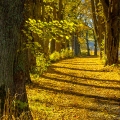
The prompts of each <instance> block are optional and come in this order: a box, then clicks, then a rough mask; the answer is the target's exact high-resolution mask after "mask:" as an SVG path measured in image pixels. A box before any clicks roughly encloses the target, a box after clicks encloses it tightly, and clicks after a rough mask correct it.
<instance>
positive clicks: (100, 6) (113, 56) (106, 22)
mask: <svg viewBox="0 0 120 120" xmlns="http://www.w3.org/2000/svg"><path fill="white" fill-rule="evenodd" d="M91 5H92V13H93V22H94V30H95V33H96V39H97V41H98V43H99V46H100V50H101V57H102V55H103V56H104V57H105V59H106V65H112V64H116V63H118V48H119V40H120V36H119V33H120V1H119V0H114V1H113V0H91ZM102 42H104V44H102ZM102 45H104V46H102ZM102 51H103V52H104V54H102Z"/></svg>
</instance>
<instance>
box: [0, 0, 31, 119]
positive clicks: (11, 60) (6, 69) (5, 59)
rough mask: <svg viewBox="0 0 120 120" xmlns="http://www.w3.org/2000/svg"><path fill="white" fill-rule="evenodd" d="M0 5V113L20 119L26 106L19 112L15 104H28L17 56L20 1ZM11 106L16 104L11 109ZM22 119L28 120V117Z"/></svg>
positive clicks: (19, 55) (21, 63)
mask: <svg viewBox="0 0 120 120" xmlns="http://www.w3.org/2000/svg"><path fill="white" fill-rule="evenodd" d="M0 4H1V5H2V6H0V7H1V8H2V9H0V14H1V15H0V16H1V17H0V28H1V29H0V51H1V54H0V71H1V72H0V89H2V90H0V92H2V95H4V96H3V98H5V100H4V99H3V98H2V99H1V101H2V102H3V105H4V108H3V106H1V108H2V109H1V110H0V111H1V116H2V115H3V114H4V115H5V116H6V117H7V119H11V117H12V115H13V116H14V117H20V115H21V114H22V113H23V112H26V111H28V112H29V106H28V105H26V106H25V107H24V108H22V109H20V107H19V106H18V104H19V103H18V101H20V102H26V103H28V102H27V95H26V90H25V56H24V55H25V54H23V52H19V51H21V48H22V46H21V45H22V44H21V43H22V42H23V41H22V42H21V41H20V40H21V38H20V36H21V29H22V22H23V9H24V0H17V1H14V0H9V1H8V0H1V1H0ZM23 66H24V67H23ZM5 94H6V95H5ZM14 101H15V102H14ZM13 102H14V103H16V104H14V105H15V106H13ZM19 105H20V104H19ZM3 111H4V113H3ZM26 113H27V112H26ZM26 117H27V118H28V119H30V120H31V119H32V117H31V115H30V114H29V115H26ZM22 119H24V118H22Z"/></svg>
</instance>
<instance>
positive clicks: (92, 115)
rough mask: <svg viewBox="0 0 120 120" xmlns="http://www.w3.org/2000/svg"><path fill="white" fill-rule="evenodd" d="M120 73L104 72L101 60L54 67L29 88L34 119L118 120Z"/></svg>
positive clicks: (79, 60)
mask: <svg viewBox="0 0 120 120" xmlns="http://www.w3.org/2000/svg"><path fill="white" fill-rule="evenodd" d="M106 69H107V70H106ZM119 72H120V71H119V68H112V70H111V68H109V67H107V68H104V67H103V65H102V64H101V62H100V61H99V58H90V57H86V58H74V59H67V60H63V61H61V62H58V63H54V64H52V65H51V67H50V69H49V70H48V71H47V72H46V73H44V74H43V75H42V76H41V77H40V78H39V79H38V80H36V79H33V83H32V84H31V85H29V86H27V93H28V99H29V104H30V108H31V110H32V113H33V117H34V119H35V120H119V119H120V115H119V113H120V107H119V102H120V76H119V74H118V73H119Z"/></svg>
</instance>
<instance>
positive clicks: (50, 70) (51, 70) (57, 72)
mask: <svg viewBox="0 0 120 120" xmlns="http://www.w3.org/2000/svg"><path fill="white" fill-rule="evenodd" d="M47 72H48V73H50V74H58V75H66V76H69V77H74V78H79V79H80V80H88V79H89V80H93V81H104V82H114V83H119V84H120V81H117V80H106V79H105V80H104V79H97V78H91V77H88V76H84V77H79V76H76V75H75V74H74V73H73V74H72V73H71V74H67V73H63V72H60V71H57V70H55V69H54V68H50V69H49V70H48V71H47Z"/></svg>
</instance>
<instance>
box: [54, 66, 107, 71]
mask: <svg viewBox="0 0 120 120" xmlns="http://www.w3.org/2000/svg"><path fill="white" fill-rule="evenodd" d="M81 65H83V64H81ZM87 65H88V64H87ZM92 65H93V64H92ZM95 65H96V64H95ZM52 68H65V69H70V70H80V71H90V72H109V71H105V70H103V69H100V70H91V69H81V68H70V67H65V66H64V67H63V66H55V65H52Z"/></svg>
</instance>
